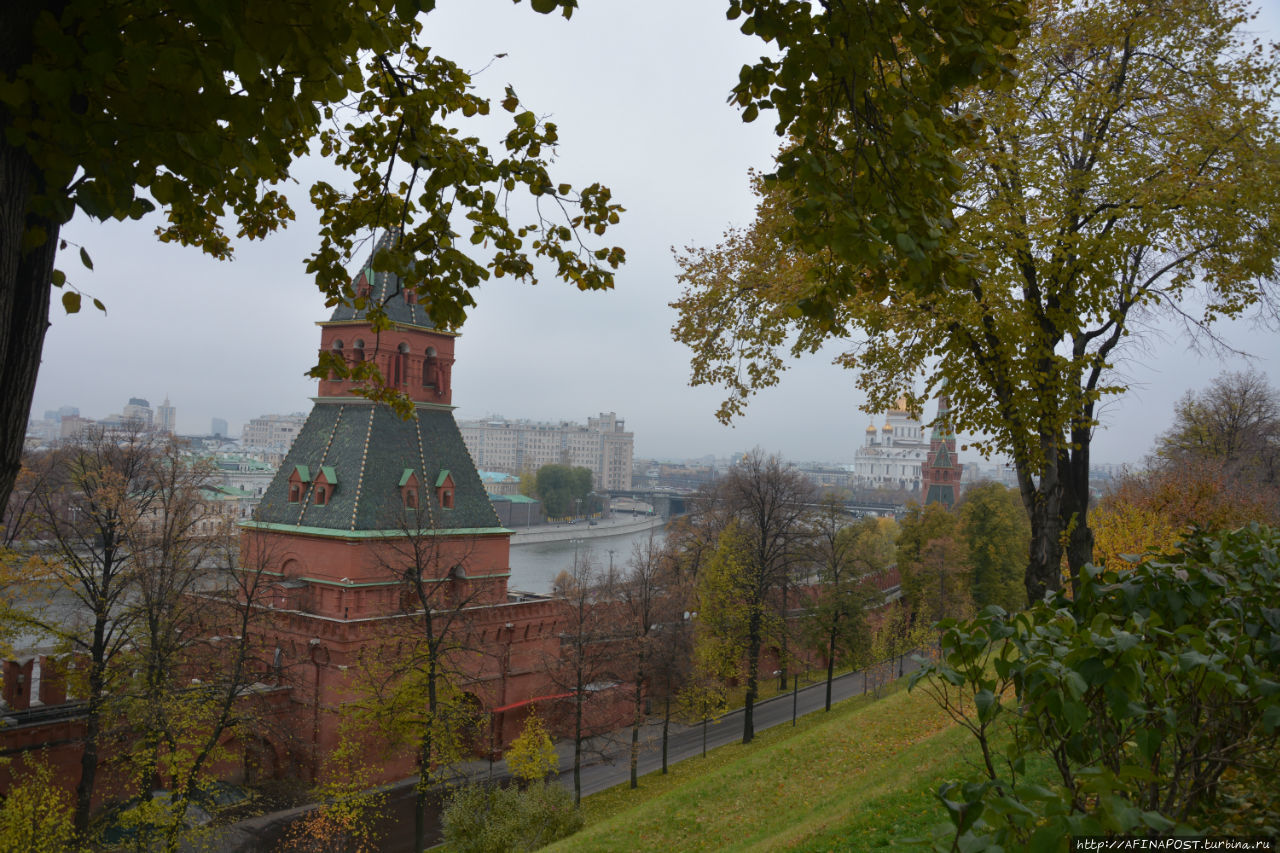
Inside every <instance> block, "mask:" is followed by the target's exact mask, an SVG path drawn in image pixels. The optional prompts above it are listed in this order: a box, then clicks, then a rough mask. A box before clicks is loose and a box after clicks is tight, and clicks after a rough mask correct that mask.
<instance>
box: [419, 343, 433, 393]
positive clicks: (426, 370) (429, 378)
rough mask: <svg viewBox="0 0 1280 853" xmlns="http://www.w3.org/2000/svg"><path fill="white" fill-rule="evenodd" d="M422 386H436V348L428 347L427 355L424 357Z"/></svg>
mask: <svg viewBox="0 0 1280 853" xmlns="http://www.w3.org/2000/svg"><path fill="white" fill-rule="evenodd" d="M422 387H423V388H434V387H436V348H435V347H427V355H426V357H425V358H424V359H422Z"/></svg>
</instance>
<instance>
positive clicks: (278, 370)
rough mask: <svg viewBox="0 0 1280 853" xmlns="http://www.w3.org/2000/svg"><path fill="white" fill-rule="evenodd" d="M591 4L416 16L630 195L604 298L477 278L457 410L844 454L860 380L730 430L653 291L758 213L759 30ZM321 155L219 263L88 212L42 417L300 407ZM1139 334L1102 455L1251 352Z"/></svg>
mask: <svg viewBox="0 0 1280 853" xmlns="http://www.w3.org/2000/svg"><path fill="white" fill-rule="evenodd" d="M582 5H583V8H581V9H580V10H578V12H576V13H575V14H574V16H573V19H572V20H570V21H564V20H563V19H562V18H559V17H547V16H542V15H537V14H535V13H533V12H532V11H531V10H530V9H529V8H528V6H527V5H520V6H513V5H512V4H511V3H510V2H508V0H447V2H441V3H440V9H439V10H438V11H437V12H435V13H432V14H431V15H429V16H427V17H426V18H425V19H424V20H425V22H426V35H427V39H428V42H429V43H430V44H432V45H433V47H434V48H435V49H436V50H437V51H438V52H439V53H441V54H443V55H445V56H447V57H449V58H451V59H453V60H455V61H457V62H459V63H460V64H461V65H462V66H463V67H465V68H469V69H473V70H474V69H479V68H482V67H484V66H485V65H486V64H487V63H489V60H490V58H491V57H492V56H493V55H494V54H498V53H506V54H507V56H506V57H505V58H503V59H500V60H497V61H495V62H494V63H493V64H492V65H490V67H489V68H488V69H487V70H486V71H484V73H483V74H481V75H479V76H478V77H477V78H476V81H475V82H476V85H477V87H478V89H479V90H480V92H481V93H482V94H486V95H489V96H491V97H493V96H497V98H495V100H497V99H500V97H501V92H502V87H503V86H504V85H505V84H507V83H511V84H512V85H514V86H515V88H516V91H517V93H518V94H519V95H520V97H521V98H522V100H523V101H524V102H525V104H526V105H527V106H528V107H529V108H530V109H533V110H534V111H535V112H538V113H539V114H543V115H546V116H548V117H549V118H550V119H551V120H552V121H555V122H556V123H557V124H558V126H559V128H560V136H561V139H562V145H561V146H560V149H559V152H558V162H557V164H556V167H555V174H556V175H557V176H558V178H559V179H561V180H569V181H572V182H574V183H575V184H576V185H582V184H585V183H589V182H591V181H596V180H599V181H601V182H602V183H605V184H606V185H608V186H609V187H611V189H612V190H613V193H614V197H615V199H616V200H618V201H619V202H620V203H622V204H623V205H624V206H625V207H626V208H627V213H626V214H625V215H624V217H623V220H622V225H621V226H619V227H617V228H615V229H613V230H612V231H611V232H610V233H609V234H608V235H607V237H606V239H607V241H608V242H609V243H610V244H618V245H622V246H623V247H625V248H626V250H627V255H628V262H627V264H626V266H625V267H624V268H623V269H622V270H621V271H620V273H619V275H618V278H617V289H616V290H614V291H611V292H605V293H580V292H578V291H577V290H575V289H573V288H572V287H570V286H568V285H564V284H561V283H558V282H555V281H553V280H551V279H550V277H546V278H545V279H544V281H543V283H542V284H540V285H538V286H537V287H536V288H535V287H529V286H527V285H522V284H518V283H515V282H512V281H510V280H507V279H502V280H494V281H491V282H489V283H487V284H486V285H484V286H482V287H481V289H480V291H479V292H478V302H479V307H478V308H477V309H476V310H475V311H474V312H473V314H472V316H471V318H470V319H469V320H468V322H467V324H466V326H465V327H464V328H463V329H462V338H461V340H460V341H459V342H458V350H457V364H456V366H455V368H454V374H453V379H454V404H455V405H456V406H458V411H457V415H458V417H460V418H470V417H480V416H484V415H487V414H494V413H496V414H502V415H506V416H507V417H511V418H531V419H537V420H577V421H585V419H586V418H587V417H588V416H589V415H592V414H595V413H597V412H600V411H616V412H617V413H618V414H619V415H621V416H623V417H625V418H626V421H627V426H628V428H629V429H631V430H632V431H634V432H635V436H636V444H635V447H636V453H637V454H638V455H641V456H659V457H693V456H701V455H704V454H708V453H715V454H727V453H730V452H733V451H736V450H744V449H748V448H751V447H753V446H760V447H763V448H764V449H766V450H769V451H776V452H780V453H782V454H783V455H784V456H786V457H787V458H790V459H793V460H827V461H836V462H838V461H852V458H853V453H854V448H855V447H856V446H857V445H858V444H859V443H860V442H861V441H862V436H863V430H864V429H865V427H866V425H867V424H868V423H869V422H870V420H871V418H870V416H868V415H866V414H864V413H862V412H860V411H859V410H858V405H859V404H860V402H861V399H860V397H859V395H858V394H857V392H856V390H855V389H854V386H853V377H852V375H850V374H848V373H847V372H845V371H842V370H840V369H839V368H836V367H834V366H832V365H831V364H830V358H831V356H832V355H834V353H835V350H834V349H833V350H832V351H831V352H830V353H827V354H819V355H818V356H814V357H811V358H809V359H807V360H805V361H804V362H802V363H800V364H798V365H796V366H795V367H793V368H792V369H791V370H790V371H789V372H788V373H787V374H786V375H785V376H784V377H783V381H782V383H781V385H780V386H779V387H777V388H773V389H769V390H768V391H766V392H764V393H762V394H760V395H758V396H757V397H756V398H755V399H754V401H753V403H752V405H751V407H750V410H749V413H748V415H747V416H746V417H744V418H742V419H741V420H740V421H739V422H738V423H736V425H735V426H734V427H732V428H727V427H723V426H721V425H720V424H718V423H717V422H716V420H715V418H714V416H713V412H714V411H715V408H716V405H717V403H718V401H719V399H720V393H719V392H718V391H717V390H715V389H691V388H689V387H688V377H689V367H688V354H687V351H686V350H685V349H684V348H683V347H681V346H679V345H677V344H675V343H674V342H672V340H671V337H670V333H669V330H670V327H671V325H672V323H673V321H674V313H673V312H672V310H671V309H670V308H668V307H667V305H668V303H669V302H670V301H671V300H672V299H674V298H676V296H677V295H678V293H679V288H678V286H677V284H676V282H675V274H676V267H675V264H674V261H673V259H672V255H671V251H670V249H671V247H672V246H685V245H705V244H708V243H713V242H715V241H716V240H717V239H718V237H719V236H720V235H721V233H722V232H723V231H724V229H725V227H726V226H728V225H731V224H733V225H745V224H746V223H748V222H749V221H750V218H751V216H752V210H753V205H752V198H751V196H750V193H749V190H748V186H747V177H746V174H747V169H748V168H751V167H757V168H766V167H767V166H768V165H769V162H770V158H771V156H772V154H773V153H774V151H775V150H776V146H777V139H776V138H775V137H774V136H773V134H772V132H771V129H770V122H769V121H767V120H765V121H757V122H756V123H755V124H752V125H744V124H743V123H742V122H741V121H740V120H739V118H738V115H737V113H736V111H735V110H734V109H733V108H731V107H729V106H728V105H727V104H726V103H725V99H726V96H727V94H728V91H729V89H730V87H731V86H732V85H733V83H734V81H735V80H736V79H737V70H738V68H739V67H740V66H741V65H742V64H743V63H744V62H748V61H751V60H753V59H754V58H755V57H757V56H758V55H759V54H760V52H761V48H762V44H761V43H760V42H759V41H757V40H754V39H749V38H747V37H745V36H742V35H741V34H739V33H738V32H737V29H736V28H735V26H734V25H733V24H731V23H730V22H728V21H726V20H725V18H724V8H725V5H726V4H725V3H724V2H722V0H710V1H709V2H708V1H707V0H704V2H689V0H583V4H582ZM1276 7H1277V4H1276V3H1275V2H1274V0H1267V2H1264V3H1263V7H1262V12H1263V19H1261V20H1260V22H1259V25H1258V27H1257V29H1258V30H1259V32H1261V33H1265V34H1267V35H1269V37H1271V38H1276V37H1277V35H1278V34H1280V9H1277V8H1276ZM766 118H767V116H766ZM322 168H323V167H322V166H321V165H319V164H314V163H308V164H304V165H303V166H302V167H301V168H299V169H297V170H296V172H295V175H296V177H297V179H298V184H297V185H296V186H294V187H292V188H291V190H290V192H289V194H290V196H291V198H292V199H293V201H294V206H295V209H296V210H297V212H298V221H297V222H295V223H294V224H292V225H291V226H290V227H289V229H288V230H287V231H285V232H283V233H281V234H277V235H275V236H273V237H271V238H269V239H268V240H267V241H265V242H262V243H253V244H248V243H246V244H242V245H239V247H238V249H237V256H236V259H235V260H234V261H232V262H229V263H220V262H217V261H214V260H211V259H208V258H206V257H204V256H202V255H200V254H199V253H198V252H196V251H194V250H188V249H181V248H177V247H173V246H167V245H162V244H160V243H158V242H157V241H156V240H155V239H154V237H153V236H152V230H153V228H154V225H155V222H154V221H152V222H146V221H144V222H141V223H105V224H103V223H94V222H90V221H88V220H87V219H86V218H85V217H84V216H83V215H81V216H78V217H77V218H76V219H75V220H74V221H73V222H72V223H71V224H70V225H69V226H68V227H67V228H66V229H65V231H64V236H65V237H66V238H67V239H68V240H70V241H72V242H73V243H76V244H82V245H84V246H85V247H86V249H87V250H88V251H89V252H90V254H91V255H92V257H93V260H94V271H93V272H88V271H86V270H84V269H83V268H82V267H81V266H80V264H79V262H78V261H77V260H76V259H75V255H74V251H73V252H68V253H66V254H65V256H64V257H63V258H62V259H61V261H60V266H61V267H62V268H63V269H65V270H66V271H67V272H68V275H69V276H71V278H72V281H73V283H75V284H76V285H77V286H79V287H80V288H81V289H83V290H84V291H85V292H86V293H87V294H89V295H90V296H95V297H98V298H100V299H101V300H102V301H103V302H105V303H106V304H107V309H108V315H107V316H105V317H104V316H102V315H101V314H100V313H98V312H96V311H93V310H91V309H90V310H86V311H85V312H84V313H82V314H80V315H77V316H73V317H68V316H66V315H64V314H63V312H62V309H61V307H60V306H58V305H57V304H56V301H55V306H54V309H53V312H52V317H51V319H52V322H53V326H52V328H51V329H50V331H49V335H48V338H47V341H46V344H45V351H44V362H43V365H42V367H41V374H40V381H39V385H38V387H37V389H36V397H35V405H34V408H33V414H34V415H35V416H37V417H38V416H40V415H41V414H42V413H43V412H44V411H45V410H46V409H53V408H57V407H59V406H62V405H74V406H79V407H80V410H81V412H82V413H83V414H84V415H85V416H87V417H102V416H105V415H107V414H109V413H112V412H119V411H120V409H121V408H122V407H123V406H124V404H125V403H126V402H127V400H128V398H129V397H131V396H140V397H145V398H147V399H148V400H150V401H151V403H152V405H158V404H159V403H160V402H161V401H162V400H163V398H164V397H165V396H166V395H168V397H169V398H170V401H171V402H172V404H173V405H174V406H175V407H176V408H177V418H178V429H179V431H180V432H204V431H207V430H208V428H209V421H210V418H211V417H221V418H225V419H226V420H227V421H228V422H229V423H230V425H231V429H232V431H233V434H238V432H239V429H240V427H241V426H242V425H243V423H244V422H245V421H246V420H247V419H249V418H251V417H254V416H256V415H259V414H262V413H266V412H291V411H308V410H309V409H310V406H311V402H310V399H309V398H310V396H311V395H312V394H314V393H315V385H314V382H313V381H312V380H309V379H307V378H306V377H305V376H304V373H305V371H306V370H307V368H309V367H310V366H311V364H312V363H313V361H314V358H315V354H316V348H317V347H318V345H319V329H317V328H316V326H315V325H314V324H315V322H316V321H318V320H322V319H325V318H326V317H327V315H328V312H327V311H326V310H325V309H324V305H323V300H322V298H321V297H320V295H319V293H318V292H317V291H316V289H315V287H314V286H313V285H312V284H311V283H310V281H309V280H308V278H307V276H306V274H305V272H304V270H303V266H302V262H303V259H304V258H305V257H306V255H307V254H309V253H310V252H311V251H312V249H313V248H314V246H315V244H316V242H317V241H316V238H315V231H316V217H315V215H314V213H313V212H312V210H311V208H310V205H309V204H308V203H307V201H306V198H307V196H306V191H307V188H308V186H309V185H310V182H311V180H313V179H314V178H315V177H316V176H317V175H318V174H320V173H321V172H320V171H318V170H320V169H322ZM86 304H88V303H87V301H86ZM1228 337H1229V338H1230V339H1231V340H1232V341H1233V343H1234V344H1235V345H1236V346H1237V347H1239V348H1242V349H1246V350H1248V351H1250V352H1252V353H1253V354H1254V355H1255V356H1256V360H1255V361H1253V362H1252V364H1253V365H1254V366H1255V367H1257V368H1258V369H1259V370H1262V371H1264V372H1265V373H1267V374H1268V375H1269V376H1270V377H1271V381H1272V383H1273V384H1280V337H1278V336H1277V335H1276V334H1275V333H1274V332H1271V331H1267V330H1265V329H1261V328H1257V327H1255V326H1253V325H1251V324H1249V323H1237V324H1234V325H1233V326H1231V327H1230V329H1229V331H1228ZM1148 349H1149V351H1148V352H1145V353H1137V352H1135V353H1133V355H1132V357H1131V360H1130V361H1129V362H1128V363H1127V364H1125V365H1124V366H1123V370H1124V376H1125V378H1126V379H1127V380H1128V381H1129V383H1130V385H1131V391H1130V392H1129V393H1128V394H1127V395H1126V396H1125V397H1123V398H1122V399H1120V400H1118V401H1115V402H1113V403H1111V404H1109V405H1108V406H1107V407H1106V409H1105V410H1104V413H1103V418H1104V424H1103V426H1102V427H1101V429H1100V430H1099V433H1098V436H1097V439H1096V441H1095V445H1094V453H1093V458H1094V459H1095V461H1098V462H1123V461H1129V460H1137V459H1139V458H1140V457H1141V456H1142V455H1143V454H1144V453H1146V452H1147V450H1148V449H1149V448H1150V445H1151V442H1152V439H1153V438H1154V436H1155V435H1156V434H1157V433H1158V432H1160V430H1161V429H1162V428H1163V426H1164V424H1165V422H1166V420H1167V418H1168V415H1169V413H1170V411H1171V409H1172V406H1173V403H1174V402H1175V401H1176V400H1177V399H1178V398H1179V397H1180V396H1181V395H1182V394H1183V393H1184V392H1186V391H1187V390H1189V389H1198V388H1202V387H1204V386H1206V385H1207V384H1208V383H1209V382H1210V381H1211V380H1212V379H1213V377H1214V376H1216V375H1217V374H1218V373H1219V372H1220V371H1221V370H1223V369H1242V368H1243V367H1245V366H1247V364H1246V362H1244V361H1241V360H1239V359H1229V360H1226V361H1220V360H1219V359H1217V358H1216V357H1213V356H1203V357H1201V356H1197V355H1195V354H1194V353H1189V352H1188V351H1187V350H1186V347H1185V345H1184V343H1183V341H1182V340H1180V338H1179V336H1178V335H1177V333H1176V330H1174V329H1172V328H1171V329H1169V330H1168V331H1167V333H1166V334H1165V335H1163V336H1162V337H1161V336H1157V337H1154V338H1152V339H1151V341H1150V344H1149V347H1148Z"/></svg>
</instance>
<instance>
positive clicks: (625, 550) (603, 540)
mask: <svg viewBox="0 0 1280 853" xmlns="http://www.w3.org/2000/svg"><path fill="white" fill-rule="evenodd" d="M650 536H652V537H653V541H654V543H655V544H659V543H661V542H662V540H663V537H664V536H665V533H664V532H663V529H662V528H661V527H655V528H654V529H652V530H637V531H635V532H633V533H622V534H619V535H618V536H601V537H599V538H592V539H580V540H572V539H562V540H560V541H559V542H531V543H529V544H527V545H512V546H511V580H510V581H509V582H508V586H509V587H510V588H511V589H513V590H519V591H521V592H540V593H546V592H551V586H552V584H553V583H554V582H555V579H556V575H558V574H560V572H562V571H564V570H566V569H572V568H573V563H574V560H575V558H576V559H578V560H584V559H589V560H591V561H592V563H594V564H595V565H596V566H599V567H601V568H605V567H607V566H608V565H609V561H610V560H612V561H613V566H614V568H615V569H623V568H626V565H627V562H628V561H629V560H630V559H631V555H632V554H633V553H634V551H635V548H636V546H638V545H640V546H642V545H644V544H645V543H647V542H648V541H649V537H650ZM610 552H612V553H610Z"/></svg>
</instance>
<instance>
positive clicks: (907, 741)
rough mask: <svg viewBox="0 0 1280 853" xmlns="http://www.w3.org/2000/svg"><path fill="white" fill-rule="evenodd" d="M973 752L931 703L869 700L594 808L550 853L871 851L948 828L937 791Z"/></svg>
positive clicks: (914, 697) (596, 802) (621, 792)
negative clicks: (942, 825) (581, 827)
mask: <svg viewBox="0 0 1280 853" xmlns="http://www.w3.org/2000/svg"><path fill="white" fill-rule="evenodd" d="M968 747H969V742H968V741H967V740H966V736H965V733H964V732H962V731H961V730H960V729H958V728H957V727H955V726H954V725H953V724H952V723H951V721H950V719H949V718H948V717H947V716H946V714H945V713H943V712H942V711H941V710H940V709H939V708H937V706H935V705H934V703H933V702H932V701H931V700H930V699H929V698H928V697H927V696H924V695H923V694H922V693H919V692H916V693H907V692H906V691H905V690H903V689H899V690H896V691H895V692H892V693H890V694H889V695H887V696H885V697H884V698H882V699H880V700H878V701H877V700H872V699H870V698H860V699H858V700H854V701H852V702H847V703H844V704H843V705H841V706H837V708H836V709H833V711H832V713H831V714H829V715H826V714H817V715H813V716H811V717H809V718H807V719H805V720H803V721H802V722H801V724H800V726H798V727H797V728H791V727H786V726H783V727H778V728H776V729H771V730H769V731H767V732H765V733H764V734H763V735H761V736H760V737H758V738H757V740H756V742H755V743H753V744H751V745H750V746H748V747H743V746H741V745H734V746H729V747H723V748H721V749H719V750H716V752H715V753H714V754H713V755H712V756H710V757H709V758H708V759H706V760H705V761H703V760H701V759H694V760H691V761H687V762H684V763H683V764H680V765H676V766H675V767H673V768H672V773H671V774H670V775H669V776H667V777H665V778H663V777H660V776H649V777H645V778H644V779H643V780H642V781H641V789H640V790H639V791H630V790H628V789H626V788H617V789H613V790H611V791H607V792H605V793H603V794H600V795H597V796H596V797H592V798H589V799H588V800H587V802H586V803H584V806H585V807H586V810H587V817H588V825H587V827H586V828H585V829H584V830H582V831H581V832H579V833H578V834H577V835H574V836H573V837H572V838H568V839H565V840H564V841H562V842H561V843H559V844H557V845H554V846H553V847H549V848H546V849H548V850H554V851H557V853H561V851H577V850H580V851H608V850H617V851H639V850H655V851H663V853H674V851H685V850H780V849H786V850H865V849H869V848H874V847H881V846H885V845H887V844H888V843H889V842H890V841H891V840H892V839H894V838H899V839H900V838H905V837H909V836H913V835H914V836H919V835H924V834H926V832H927V828H928V827H929V826H930V825H932V824H934V823H937V822H939V821H941V820H944V819H945V818H944V816H943V814H942V812H941V810H940V807H939V806H938V805H937V800H936V799H935V798H934V796H933V792H934V791H936V790H937V788H938V785H939V784H941V782H942V781H945V780H946V779H947V778H954V777H955V776H956V775H958V774H957V771H958V770H960V765H961V764H962V762H963V761H964V756H965V754H966V752H967V750H968Z"/></svg>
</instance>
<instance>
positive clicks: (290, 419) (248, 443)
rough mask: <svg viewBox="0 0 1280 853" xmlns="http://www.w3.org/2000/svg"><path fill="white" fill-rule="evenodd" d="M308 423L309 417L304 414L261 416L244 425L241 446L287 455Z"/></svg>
mask: <svg viewBox="0 0 1280 853" xmlns="http://www.w3.org/2000/svg"><path fill="white" fill-rule="evenodd" d="M306 421H307V416H306V415H305V414H303V413H302V412H294V413H293V414H291V415H260V416H259V417H256V418H253V419H252V420H250V421H249V422H248V423H247V424H245V425H244V429H243V430H242V431H241V433H240V446H241V447H243V448H245V449H249V448H255V449H260V450H275V451H280V452H282V453H287V452H288V450H289V448H290V447H292V446H293V440H294V439H295V438H297V437H298V433H299V432H300V431H301V430H302V425H303V424H304V423H306Z"/></svg>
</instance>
